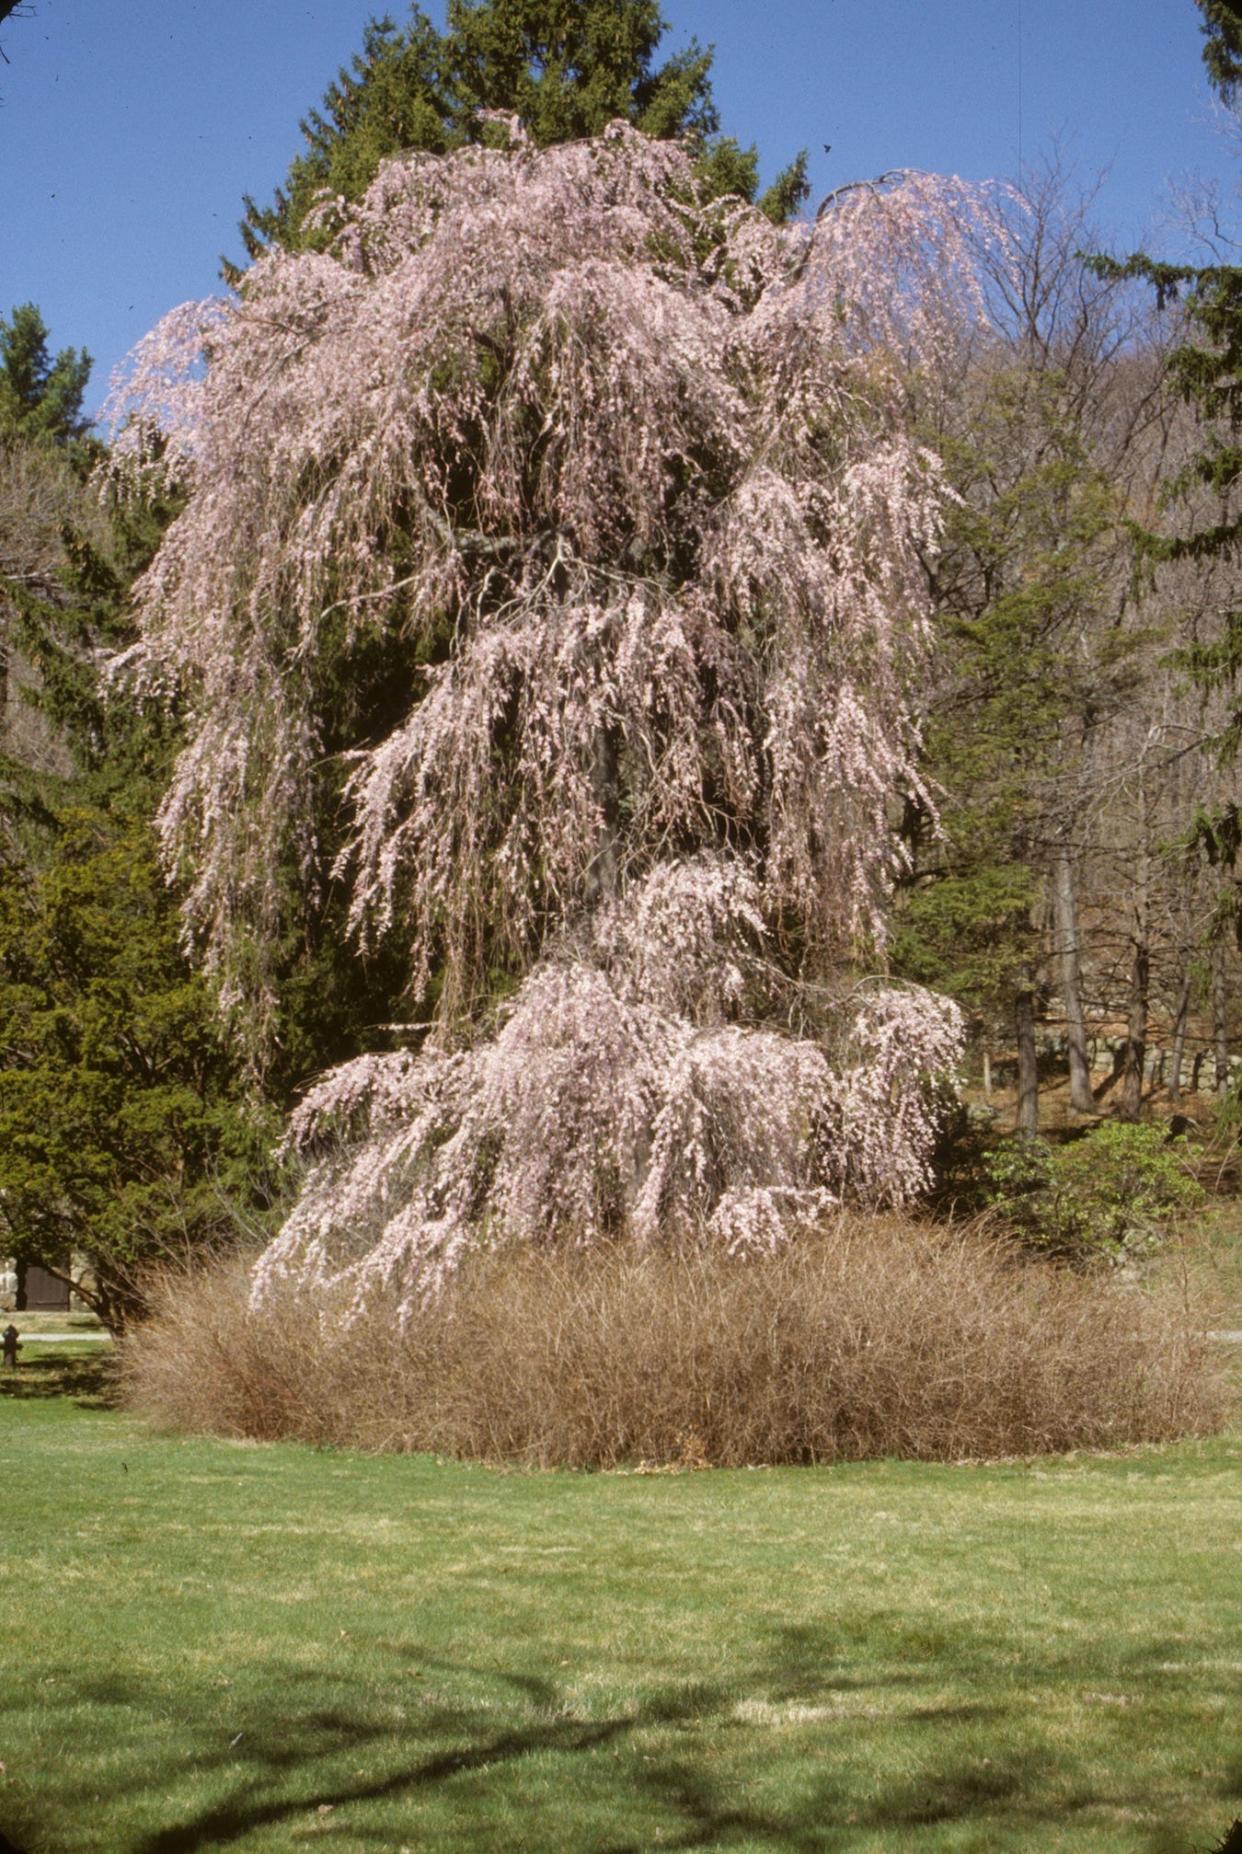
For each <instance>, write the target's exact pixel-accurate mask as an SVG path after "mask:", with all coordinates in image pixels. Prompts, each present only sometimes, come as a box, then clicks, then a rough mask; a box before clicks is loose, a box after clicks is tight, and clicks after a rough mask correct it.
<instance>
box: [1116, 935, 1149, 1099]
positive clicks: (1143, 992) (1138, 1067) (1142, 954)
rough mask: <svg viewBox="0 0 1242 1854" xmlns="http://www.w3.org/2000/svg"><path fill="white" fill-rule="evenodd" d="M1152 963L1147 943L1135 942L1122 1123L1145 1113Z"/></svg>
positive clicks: (1122, 1080)
mask: <svg viewBox="0 0 1242 1854" xmlns="http://www.w3.org/2000/svg"><path fill="white" fill-rule="evenodd" d="M1149 966H1150V960H1149V955H1148V950H1147V942H1146V940H1145V939H1138V940H1136V941H1135V942H1134V961H1133V964H1132V965H1131V967H1130V1018H1129V1022H1128V1023H1127V1025H1126V1043H1125V1054H1124V1056H1123V1058H1122V1064H1121V1101H1120V1104H1119V1109H1118V1111H1119V1112H1120V1115H1121V1118H1122V1119H1123V1120H1137V1119H1138V1118H1139V1116H1140V1114H1141V1113H1142V1111H1143V1063H1144V1060H1145V1058H1146V1054H1147V994H1148V978H1149Z"/></svg>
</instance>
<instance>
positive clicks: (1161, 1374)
mask: <svg viewBox="0 0 1242 1854" xmlns="http://www.w3.org/2000/svg"><path fill="white" fill-rule="evenodd" d="M247 1289H248V1283H247V1278H246V1268H245V1264H244V1263H243V1262H241V1261H239V1260H234V1261H232V1262H229V1263H226V1264H216V1265H214V1266H213V1267H212V1268H211V1269H210V1270H209V1271H206V1272H204V1273H202V1274H200V1275H198V1276H196V1277H186V1276H184V1275H181V1276H171V1275H170V1276H167V1277H165V1279H164V1280H163V1281H162V1282H161V1283H159V1284H158V1286H157V1287H156V1289H155V1293H154V1300H155V1313H154V1317H153V1318H152V1319H151V1321H150V1322H149V1323H148V1324H147V1325H145V1326H144V1327H143V1328H142V1330H141V1331H140V1332H139V1333H138V1334H137V1335H136V1336H135V1337H134V1338H133V1339H132V1340H131V1341H129V1342H127V1344H126V1346H125V1348H124V1352H123V1371H124V1379H125V1384H126V1387H127V1392H128V1398H129V1401H130V1403H131V1405H132V1406H133V1407H135V1408H137V1409H139V1410H143V1411H146V1412H148V1413H149V1414H150V1415H151V1416H153V1417H155V1418H156V1419H157V1420H158V1421H160V1422H161V1423H162V1424H165V1425H171V1426H172V1427H174V1428H177V1429H180V1430H189V1431H196V1432H207V1433H212V1434H217V1435H228V1436H237V1437H241V1436H247V1437H256V1438H260V1439H272V1438H276V1437H294V1438H298V1439H301V1440H303V1441H307V1442H312V1443H319V1444H325V1443H333V1444H341V1445H347V1446H351V1447H358V1448H364V1449H370V1450H387V1449H395V1450H426V1451H430V1452H434V1453H440V1454H447V1455H455V1456H461V1457H466V1458H472V1459H476V1460H484V1461H508V1462H519V1463H522V1464H525V1465H528V1466H531V1467H551V1466H562V1467H576V1468H616V1467H621V1466H625V1465H630V1466H634V1465H639V1464H646V1465H648V1466H658V1465H668V1464H676V1465H681V1466H686V1467H693V1466H720V1467H740V1466H743V1465H746V1464H753V1463H765V1462H766V1463H778V1462H828V1461H841V1460H858V1459H864V1458H871V1457H877V1456H884V1455H891V1456H904V1457H907V1458H910V1459H920V1460H960V1459H963V1458H971V1457H973V1458H979V1457H997V1456H1005V1455H1032V1454H1040V1453H1047V1452H1058V1451H1064V1450H1067V1449H1071V1448H1109V1447H1115V1446H1118V1445H1121V1444H1125V1443H1131V1442H1153V1441H1164V1440H1167V1439H1170V1438H1172V1437H1175V1436H1184V1435H1192V1434H1203V1433H1207V1432H1209V1431H1211V1430H1213V1429H1214V1428H1217V1427H1219V1426H1220V1424H1221V1423H1222V1422H1223V1421H1224V1419H1225V1416H1226V1411H1227V1392H1226V1388H1225V1376H1224V1372H1223V1370H1222V1369H1221V1368H1220V1365H1219V1362H1218V1359H1217V1357H1216V1355H1215V1352H1214V1349H1213V1347H1212V1345H1211V1342H1210V1341H1209V1340H1207V1338H1206V1337H1205V1335H1204V1334H1203V1332H1202V1330H1201V1328H1202V1324H1203V1323H1202V1322H1201V1321H1199V1320H1198V1319H1197V1318H1196V1317H1195V1314H1194V1310H1193V1308H1191V1307H1189V1306H1187V1305H1186V1303H1185V1301H1184V1299H1183V1298H1182V1297H1180V1296H1174V1295H1173V1294H1171V1293H1165V1292H1162V1291H1157V1290H1136V1289H1134V1288H1130V1289H1126V1288H1124V1287H1122V1286H1120V1285H1118V1284H1117V1283H1116V1282H1115V1281H1109V1280H1102V1279H1101V1278H1099V1277H1098V1276H1097V1277H1087V1278H1084V1277H1082V1276H1076V1275H1072V1274H1069V1273H1067V1272H1065V1271H1063V1270H1059V1269H1057V1268H1055V1267H1053V1266H1050V1265H1048V1264H1044V1263H1032V1262H1030V1261H1021V1260H1019V1259H1017V1258H1016V1257H1015V1255H1014V1254H1013V1252H1012V1250H1011V1249H1007V1248H1006V1247H1005V1246H1004V1245H1002V1244H1001V1243H998V1242H996V1241H995V1240H992V1239H990V1238H989V1236H988V1235H987V1232H986V1230H983V1229H981V1228H980V1227H978V1226H974V1227H969V1226H967V1227H957V1228H947V1229H946V1228H943V1227H939V1228H937V1227H928V1226H923V1225H919V1224H916V1223H913V1222H911V1221H910V1220H908V1219H903V1218H901V1217H896V1216H893V1217H886V1218H882V1217H871V1218H862V1217H858V1218H850V1217H844V1216H843V1217H841V1218H840V1219H838V1220H837V1221H835V1222H834V1223H833V1224H831V1225H830V1226H829V1227H828V1228H827V1229H825V1231H824V1233H823V1235H822V1237H820V1238H819V1239H817V1240H815V1241H808V1242H804V1243H802V1244H800V1245H798V1246H796V1247H792V1248H790V1249H788V1250H786V1251H785V1252H784V1253H782V1254H780V1255H777V1256H774V1257H771V1258H769V1259H766V1260H762V1261H756V1260H749V1261H740V1260H730V1259H729V1258H728V1257H726V1256H723V1255H722V1254H720V1253H719V1251H714V1252H713V1251H709V1250H706V1249H695V1250H687V1251H682V1252H678V1253H668V1252H654V1251H645V1252H640V1251H637V1250H635V1249H633V1248H616V1249H614V1250H613V1251H612V1252H610V1253H583V1254H573V1253H570V1254H565V1253H555V1254H553V1253H547V1252H539V1251H524V1252H520V1253H519V1252H515V1251H508V1252H506V1253H503V1254H498V1255H494V1256H491V1257H486V1258H479V1259H476V1260H475V1261H474V1262H473V1263H472V1264H471V1266H470V1267H469V1270H468V1271H467V1272H466V1273H465V1274H464V1275H463V1277H462V1278H461V1280H460V1281H459V1283H458V1286H457V1288H456V1290H455V1291H454V1293H453V1294H452V1296H451V1297H449V1298H445V1299H444V1300H442V1301H440V1302H439V1303H438V1304H436V1305H433V1306H431V1307H429V1308H427V1309H425V1310H424V1311H422V1312H421V1313H419V1314H418V1315H417V1316H416V1317H415V1319H414V1321H413V1322H412V1323H411V1325H410V1326H409V1327H408V1328H407V1330H406V1331H405V1333H404V1334H402V1333H399V1332H397V1331H396V1330H395V1329H394V1327H393V1326H392V1324H391V1322H390V1321H387V1320H385V1319H384V1318H383V1317H382V1315H380V1314H379V1313H372V1314H369V1315H367V1316H365V1317H363V1318H361V1319H359V1320H358V1321H356V1322H355V1323H354V1324H353V1325H351V1326H348V1327H344V1326H342V1325H341V1324H340V1323H339V1322H337V1323H332V1322H329V1321H327V1320H324V1319H322V1318H321V1315H320V1313H319V1311H318V1310H317V1308H316V1307H315V1306H314V1305H313V1304H312V1303H310V1302H309V1301H307V1300H305V1299H298V1298H295V1297H293V1296H292V1295H291V1297H290V1298H289V1300H288V1301H287V1302H286V1303H284V1304H274V1305H270V1306H268V1307H266V1308H265V1309H264V1310H263V1311H262V1312H259V1313H255V1312H252V1311H250V1310H249V1308H248V1305H247ZM1218 1350H1219V1348H1217V1349H1216V1351H1218Z"/></svg>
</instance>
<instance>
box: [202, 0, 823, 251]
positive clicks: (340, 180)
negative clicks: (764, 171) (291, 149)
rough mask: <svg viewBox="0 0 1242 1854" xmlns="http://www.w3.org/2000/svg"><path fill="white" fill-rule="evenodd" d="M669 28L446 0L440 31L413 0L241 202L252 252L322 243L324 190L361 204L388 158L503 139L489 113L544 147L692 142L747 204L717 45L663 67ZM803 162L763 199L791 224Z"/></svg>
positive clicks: (631, 17) (560, 8) (562, 10)
mask: <svg viewBox="0 0 1242 1854" xmlns="http://www.w3.org/2000/svg"><path fill="white" fill-rule="evenodd" d="M664 30H665V21H664V20H663V18H662V17H661V15H660V11H659V7H658V6H657V5H656V4H655V0H449V6H448V29H447V31H446V32H445V33H444V34H440V33H438V32H437V31H436V30H435V28H434V26H433V25H432V24H431V22H430V20H429V19H428V18H427V17H426V15H425V14H424V13H423V12H422V11H421V10H420V8H419V7H417V6H413V7H411V11H410V19H409V23H408V24H407V25H406V26H405V27H404V28H402V29H398V28H397V26H396V25H395V24H394V22H393V21H392V19H391V18H388V17H384V18H382V19H378V20H376V19H373V20H371V21H370V23H369V24H368V25H367V27H366V29H365V31H364V34H363V43H362V50H361V51H360V52H359V53H358V54H357V56H355V58H354V59H353V61H352V65H351V67H350V69H348V70H342V71H340V72H339V73H338V75H337V77H336V80H335V81H334V82H333V83H332V84H330V85H329V87H328V89H327V91H326V92H325V95H324V99H323V103H322V106H321V107H320V108H319V109H315V110H312V111H311V113H310V115H309V116H307V117H306V119H305V120H304V121H303V123H302V125H301V128H302V134H303V137H304V139H305V141H306V150H305V152H304V153H303V154H301V155H299V156H298V157H297V158H296V159H295V160H294V161H293V163H292V165H291V167H290V169H289V173H288V176H287V178H286V180H285V182H284V184H283V186H282V187H280V188H279V189H278V190H277V193H276V196H275V199H274V200H273V202H272V204H271V205H270V206H259V205H257V204H256V202H255V201H254V200H253V199H251V198H250V197H248V196H247V198H246V200H245V202H244V203H245V208H246V212H245V217H244V219H243V220H242V224H241V234H242V240H243V243H244V244H245V247H246V251H247V253H248V254H249V256H250V257H251V258H255V257H257V256H258V255H259V254H260V252H262V251H263V250H265V249H266V248H267V247H268V246H269V245H272V244H278V245H281V246H283V247H285V248H286V249H289V250H300V249H303V248H305V247H306V246H307V245H313V244H315V243H316V242H319V241H321V240H322V239H323V237H324V234H323V233H322V231H317V230H316V229H315V226H314V224H313V222H312V223H311V224H308V215H310V213H311V210H312V207H313V205H314V203H315V200H316V198H317V196H318V195H319V194H320V193H321V192H323V191H327V192H328V193H331V194H334V195H338V196H340V197H343V198H344V199H346V200H351V201H352V200H358V199H360V198H361V197H362V194H363V193H364V192H365V191H366V188H367V186H368V185H369V184H370V182H371V180H372V179H373V178H374V176H375V173H376V170H377V169H378V167H379V164H380V162H381V161H382V160H383V159H384V158H385V157H386V156H389V155H395V154H399V153H401V152H403V151H406V150H410V149H423V150H428V151H431V152H434V153H444V152H445V151H446V150H449V149H451V148H455V147H460V146H462V145H463V144H464V143H467V142H472V141H488V140H491V141H495V140H497V139H498V138H499V139H502V138H503V129H502V128H501V127H500V126H499V125H497V124H495V123H494V122H493V121H491V120H490V113H491V112H496V113H499V114H501V115H504V114H515V115H516V116H517V117H518V118H519V119H520V120H521V122H522V124H523V126H524V129H525V131H526V133H527V134H528V135H529V136H530V137H531V139H532V140H533V141H534V142H535V143H536V144H537V145H539V146H541V147H546V146H548V145H550V144H552V143H554V142H561V141H572V140H575V139H578V138H581V137H586V136H591V135H596V134H598V133H599V132H600V131H601V130H602V129H603V128H604V127H605V126H606V125H607V124H608V123H609V122H610V121H612V120H614V119H617V118H620V119H622V120H624V121H627V122H631V123H633V124H634V125H635V127H637V128H639V129H641V130H643V132H644V133H646V134H648V135H652V136H654V137H656V138H657V139H659V140H671V139H673V138H676V137H679V136H688V137H691V138H692V139H693V140H695V141H696V142H697V143H698V145H699V148H700V151H701V165H702V167H703V170H704V171H705V173H706V174H707V175H708V176H709V177H710V183H711V186H712V189H713V190H714V191H715V192H717V193H738V194H741V195H742V196H743V197H744V198H745V199H747V200H751V199H753V198H754V196H755V191H756V187H757V180H758V159H757V156H756V153H755V150H754V149H753V148H750V149H743V148H740V147H739V146H738V144H737V143H736V142H735V141H734V140H733V139H732V138H730V137H727V136H723V135H721V133H720V121H719V116H718V113H717V110H716V107H715V104H714V102H713V101H712V96H711V85H710V80H709V70H710V66H711V53H710V51H704V50H703V49H702V48H701V47H700V46H698V45H697V44H695V43H694V42H692V43H691V44H690V46H689V47H688V48H687V49H686V50H685V51H684V52H680V53H677V54H675V55H674V56H673V57H671V58H669V59H667V60H666V61H665V62H664V63H663V64H659V65H657V64H656V62H655V57H656V52H657V48H658V45H659V41H660V38H661V36H662V35H663V33H664ZM805 167H806V162H805V156H803V155H799V156H798V157H797V159H796V160H795V161H794V162H793V163H792V164H791V166H790V167H789V168H787V169H786V170H785V171H784V172H783V173H782V174H781V175H780V176H779V177H778V179H777V180H776V182H775V183H774V184H773V186H772V187H771V188H770V189H769V190H768V192H767V193H766V194H765V195H764V199H763V205H764V209H765V210H766V211H767V212H768V213H769V215H770V216H771V217H774V218H778V219H781V218H787V217H788V216H789V215H790V214H791V213H792V212H794V211H795V210H796V208H797V207H798V205H799V204H800V203H801V201H802V200H803V199H804V198H805V197H806V192H807V187H806V179H805ZM226 271H227V273H228V274H229V276H230V277H231V279H232V280H234V281H236V280H237V277H238V276H239V274H240V273H239V272H238V271H237V270H236V268H235V267H233V266H228V265H226Z"/></svg>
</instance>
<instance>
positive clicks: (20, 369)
mask: <svg viewBox="0 0 1242 1854" xmlns="http://www.w3.org/2000/svg"><path fill="white" fill-rule="evenodd" d="M90 371H91V357H90V355H89V354H88V353H87V352H86V349H85V348H80V349H78V348H62V349H61V350H60V352H59V354H57V355H55V356H53V355H52V353H51V351H50V349H49V347H48V331H47V327H46V324H45V323H44V320H43V317H42V316H41V315H40V313H39V311H38V309H37V308H36V307H35V305H34V304H33V303H23V304H21V306H20V307H19V308H16V309H14V311H13V313H12V316H11V317H10V319H9V320H8V321H7V322H6V321H5V319H4V317H3V316H0V435H3V434H4V433H5V432H6V431H7V432H10V433H13V432H16V433H18V434H19V435H20V436H22V437H26V438H45V439H48V440H50V441H51V442H53V443H56V444H68V443H69V442H70V440H71V439H74V438H80V437H81V436H82V435H83V433H84V432H85V431H86V429H87V425H88V423H89V421H88V420H87V419H84V418H83V416H82V398H83V395H84V393H85V392H86V382H87V380H88V379H89V378H90Z"/></svg>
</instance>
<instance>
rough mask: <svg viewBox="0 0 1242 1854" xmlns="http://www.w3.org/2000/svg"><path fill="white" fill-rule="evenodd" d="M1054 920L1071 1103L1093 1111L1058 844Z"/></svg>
mask: <svg viewBox="0 0 1242 1854" xmlns="http://www.w3.org/2000/svg"><path fill="white" fill-rule="evenodd" d="M1052 906H1053V921H1054V930H1055V936H1056V947H1057V965H1058V968H1059V971H1060V979H1061V998H1062V1001H1063V1003H1064V1006H1065V1044H1066V1049H1067V1052H1068V1055H1069V1081H1070V1105H1071V1107H1073V1108H1074V1110H1075V1112H1076V1113H1080V1114H1093V1113H1094V1112H1095V1096H1094V1095H1093V1094H1092V1092H1091V1064H1090V1062H1089V1061H1088V1060H1087V1026H1086V1020H1085V1019H1084V1017H1083V1009H1082V960H1081V954H1080V951H1079V942H1078V908H1077V904H1076V901H1075V898H1074V872H1073V869H1072V868H1071V866H1070V858H1069V851H1068V849H1067V848H1066V847H1065V845H1064V844H1061V845H1059V846H1058V849H1057V855H1056V862H1055V864H1054V866H1053V881H1052Z"/></svg>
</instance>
